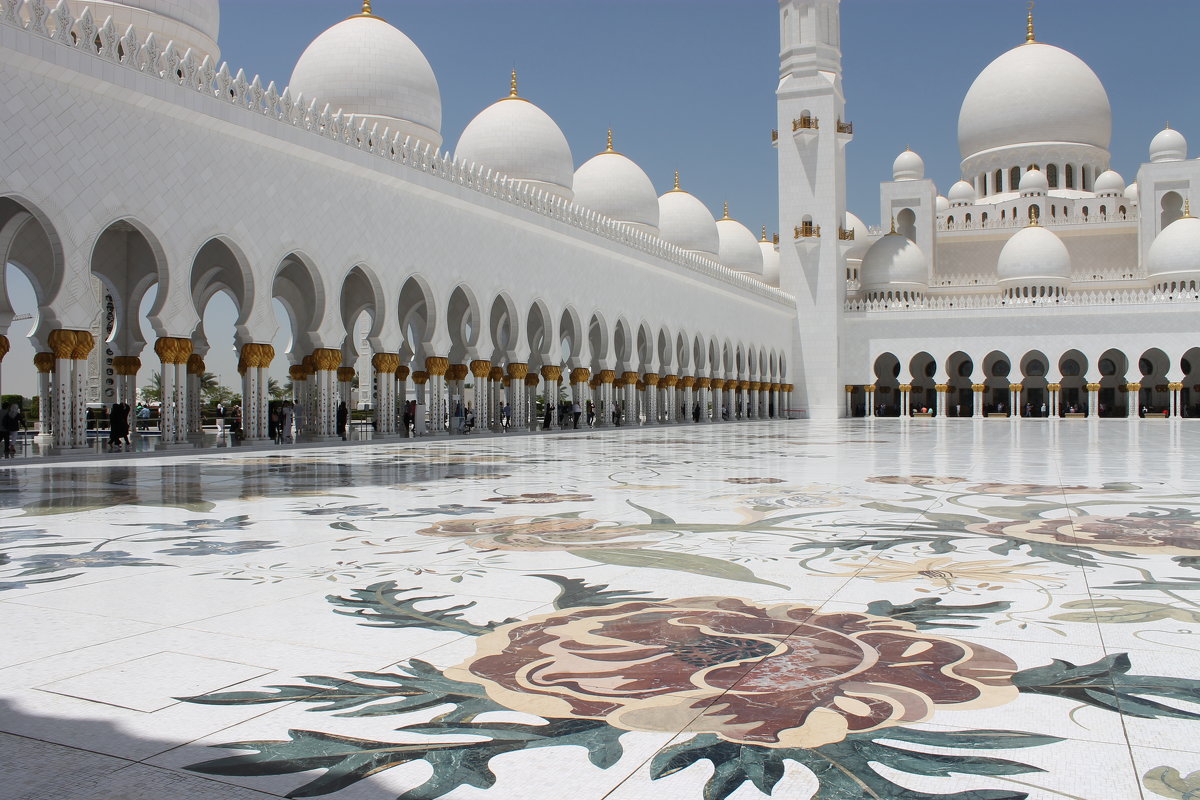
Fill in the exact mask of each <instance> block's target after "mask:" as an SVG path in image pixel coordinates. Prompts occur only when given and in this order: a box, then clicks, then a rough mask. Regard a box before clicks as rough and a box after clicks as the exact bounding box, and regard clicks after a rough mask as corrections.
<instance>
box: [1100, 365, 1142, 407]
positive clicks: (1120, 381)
mask: <svg viewBox="0 0 1200 800" xmlns="http://www.w3.org/2000/svg"><path fill="white" fill-rule="evenodd" d="M1096 368H1097V369H1098V370H1099V372H1100V395H1099V397H1098V398H1097V399H1096V403H1097V415H1098V416H1101V417H1124V416H1126V414H1127V413H1128V398H1127V397H1126V395H1127V394H1128V392H1127V390H1126V388H1125V385H1126V383H1127V382H1128V381H1127V380H1126V377H1125V375H1126V373H1127V372H1128V370H1129V359H1128V358H1126V357H1125V354H1124V353H1122V352H1121V351H1120V350H1106V351H1105V352H1104V354H1103V355H1101V356H1100V358H1099V359H1098V360H1097V361H1096ZM1134 402H1135V403H1136V402H1137V399H1136V398H1134Z"/></svg>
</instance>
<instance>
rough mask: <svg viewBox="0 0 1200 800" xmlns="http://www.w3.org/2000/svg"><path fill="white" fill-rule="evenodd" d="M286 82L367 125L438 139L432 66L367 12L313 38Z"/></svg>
mask: <svg viewBox="0 0 1200 800" xmlns="http://www.w3.org/2000/svg"><path fill="white" fill-rule="evenodd" d="M288 88H289V89H290V90H291V94H292V97H293V98H295V97H296V96H297V95H298V94H300V93H303V95H304V98H305V104H307V103H308V102H309V101H311V100H314V99H315V100H316V101H317V106H318V108H324V107H325V105H326V104H328V105H329V107H330V110H331V111H337V110H338V109H341V111H342V113H343V114H353V115H354V116H355V118H356V119H358V120H365V121H366V123H367V130H370V129H371V126H372V125H374V124H376V123H378V124H379V130H380V131H381V132H382V130H383V129H384V128H385V127H386V128H390V129H391V132H392V134H396V133H400V134H402V135H403V136H413V137H416V138H417V139H420V140H421V141H424V142H428V143H430V144H432V145H434V146H435V147H440V146H441V144H442V134H441V127H442V95H441V92H440V91H439V89H438V83H437V78H436V77H435V76H434V74H433V68H432V67H431V66H429V62H428V61H427V60H426V59H425V55H424V54H423V53H422V52H421V50H420V48H418V47H417V46H416V45H415V44H413V41H412V39H409V38H408V37H407V36H405V35H404V34H403V33H402V32H401V31H399V30H397V29H396V28H394V27H392V26H391V25H389V24H388V23H386V22H384V21H383V20H382V19H380V18H379V17H375V16H371V15H370V14H365V13H364V14H359V15H357V16H354V17H351V18H350V19H347V20H342V21H341V22H339V23H338V24H337V25H334V26H333V27H332V28H330V29H329V30H327V31H325V32H324V33H322V34H321V35H320V36H318V37H317V38H316V39H314V40H313V42H312V44H310V45H309V46H308V47H307V48H306V49H305V50H304V52H303V53H302V54H301V55H300V60H299V61H297V62H296V68H295V69H293V70H292V80H291V83H290V84H289V86H288Z"/></svg>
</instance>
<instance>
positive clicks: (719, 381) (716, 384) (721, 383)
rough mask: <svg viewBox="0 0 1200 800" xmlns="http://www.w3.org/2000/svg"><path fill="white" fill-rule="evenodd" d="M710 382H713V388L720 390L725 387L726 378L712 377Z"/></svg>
mask: <svg viewBox="0 0 1200 800" xmlns="http://www.w3.org/2000/svg"><path fill="white" fill-rule="evenodd" d="M710 382H711V383H712V388H714V389H716V390H717V391H718V392H719V391H721V390H723V389H724V388H725V379H724V378H712V379H710Z"/></svg>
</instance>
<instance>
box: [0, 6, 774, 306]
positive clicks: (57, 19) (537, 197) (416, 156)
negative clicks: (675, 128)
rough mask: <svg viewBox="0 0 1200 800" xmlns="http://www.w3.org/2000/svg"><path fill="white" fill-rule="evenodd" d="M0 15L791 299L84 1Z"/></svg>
mask: <svg viewBox="0 0 1200 800" xmlns="http://www.w3.org/2000/svg"><path fill="white" fill-rule="evenodd" d="M0 24H4V25H8V26H12V27H15V28H18V29H20V30H24V31H26V32H28V33H29V34H30V35H32V36H39V37H42V38H45V39H49V40H51V41H53V42H56V43H58V44H59V45H61V46H63V47H70V48H74V49H76V50H78V51H80V52H83V53H88V54H90V55H92V56H94V57H96V58H97V59H99V60H101V61H104V62H107V63H111V64H118V65H120V66H123V67H126V68H128V69H131V70H133V71H136V72H141V73H143V74H145V75H149V76H151V77H155V78H158V79H161V80H163V81H165V82H167V83H173V84H176V85H178V86H179V87H180V88H181V89H187V90H191V91H194V92H198V93H199V94H202V95H207V96H209V97H212V98H214V99H215V100H219V101H224V102H227V103H230V104H232V105H234V106H239V107H241V108H244V109H246V112H247V113H249V114H257V115H260V116H264V117H267V118H269V119H274V120H277V121H278V122H279V123H280V124H283V125H289V126H291V127H294V128H300V129H302V130H305V131H308V132H310V133H311V134H312V135H314V136H319V137H322V138H325V139H331V140H334V141H338V142H341V143H342V144H344V145H345V146H346V147H348V148H353V149H355V150H359V151H362V152H365V153H369V154H371V155H374V156H377V157H379V158H380V159H382V160H384V161H388V162H392V163H395V164H399V165H401V166H404V167H407V168H409V169H413V170H417V171H419V172H423V173H425V174H428V175H432V176H435V177H438V178H441V179H443V180H446V181H448V182H450V183H454V184H457V185H459V186H463V187H466V188H468V189H472V190H474V191H477V192H479V193H480V194H484V195H488V196H490V197H495V198H497V199H499V200H502V201H504V202H507V203H511V204H512V205H515V206H519V207H521V208H525V209H528V210H530V211H532V212H534V213H536V214H540V215H542V216H545V217H549V218H550V219H554V220H558V221H560V222H563V223H566V224H568V225H571V226H572V227H575V228H578V229H580V230H584V231H588V232H589V233H593V234H596V235H597V236H601V237H603V238H605V239H608V240H610V241H613V242H617V243H619V244H622V245H624V246H626V247H629V248H631V249H634V250H637V251H639V252H642V253H645V254H647V255H651V256H654V257H656V258H660V259H663V260H664V261H669V262H671V263H673V264H676V265H677V266H680V267H683V268H685V269H688V270H690V271H692V272H696V273H698V274H701V275H705V276H708V277H711V278H715V279H717V280H719V281H721V282H723V283H727V284H730V285H732V286H735V287H737V288H738V289H742V290H744V291H747V292H751V293H754V294H757V295H759V296H761V297H764V298H766V299H768V300H773V301H775V302H777V303H781V304H784V305H789V306H790V305H793V304H794V303H795V299H794V298H793V297H792V296H791V295H789V294H788V293H787V292H784V291H782V290H781V289H777V288H774V287H772V286H768V285H766V284H764V283H762V282H761V281H758V280H755V279H754V278H751V277H748V276H747V275H744V274H742V273H740V272H735V271H734V270H731V269H729V268H728V267H726V266H724V265H723V264H720V263H719V262H717V261H714V260H712V259H710V258H705V257H703V256H699V255H696V254H695V253H692V252H689V251H686V250H683V249H682V248H680V247H677V246H676V245H674V244H671V243H670V242H667V241H666V240H664V239H661V238H659V237H657V236H652V235H650V234H648V233H645V232H644V231H640V230H636V229H634V228H631V227H629V226H627V225H625V224H623V223H620V222H618V221H616V220H614V219H612V218H610V217H606V216H604V215H603V214H600V213H598V212H596V211H593V210H591V209H588V208H584V207H583V206H580V205H578V204H576V203H572V202H568V201H566V200H564V199H562V198H560V197H555V196H553V195H550V194H548V193H546V192H544V191H542V190H540V189H535V188H532V187H528V186H524V185H520V184H515V183H513V182H512V181H511V180H509V179H508V178H507V176H505V175H503V174H500V173H498V172H494V171H492V170H490V169H487V168H485V167H483V166H480V165H477V164H470V163H467V162H466V161H455V160H454V159H453V158H452V157H451V156H450V154H448V153H445V152H442V151H440V150H438V149H437V148H434V147H433V146H432V145H430V144H427V143H422V142H419V141H417V140H415V139H413V138H411V137H402V136H401V135H400V134H398V133H397V134H392V133H391V131H390V130H388V129H387V128H384V129H383V130H379V127H378V125H373V126H372V127H371V128H370V129H368V128H367V127H366V122H365V121H362V120H356V119H355V118H354V116H353V115H343V114H342V112H341V110H340V109H337V110H335V109H332V108H330V106H329V105H328V104H325V105H324V106H322V105H319V101H318V100H317V99H315V98H306V97H304V96H303V94H297V95H296V96H294V97H293V96H292V94H291V91H290V90H289V89H287V88H284V90H283V91H282V92H280V91H279V89H278V87H276V85H275V82H274V81H271V82H270V83H268V84H267V86H266V87H265V88H264V87H263V85H262V81H261V79H260V78H259V76H257V75H255V76H254V77H253V78H251V79H247V77H246V74H245V72H244V71H242V70H240V69H239V70H238V71H237V73H236V74H232V75H231V74H230V70H229V66H228V64H226V63H222V64H221V65H220V66H219V67H218V66H216V65H214V63H213V61H212V58H211V57H210V56H207V55H206V56H204V58H203V59H202V60H200V59H198V58H197V54H196V53H194V52H193V51H192V49H191V48H189V49H188V50H187V51H186V52H184V53H182V54H181V53H179V51H178V49H177V48H176V47H175V43H174V42H173V41H170V42H167V44H166V45H165V46H163V45H162V44H161V43H160V42H158V41H157V39H156V38H155V36H154V34H153V33H151V34H149V35H148V36H147V37H146V38H145V39H142V38H140V36H139V35H138V33H137V32H136V31H135V30H134V28H133V26H132V25H131V26H129V28H127V29H126V30H125V32H124V34H123V35H119V34H118V33H117V31H116V29H115V27H114V25H113V21H112V17H108V18H106V19H105V20H104V22H103V23H101V24H100V25H99V26H97V25H96V22H95V19H94V18H93V17H92V13H91V9H90V8H84V9H83V11H82V12H80V15H79V18H78V19H76V18H75V17H74V16H73V15H72V13H71V9H70V7H69V6H68V5H67V2H66V0H59V2H58V4H57V5H56V6H55V7H54V8H53V9H50V8H49V7H48V6H47V2H46V0H0ZM72 34H74V36H72ZM356 122H357V124H356Z"/></svg>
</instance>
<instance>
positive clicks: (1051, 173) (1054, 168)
mask: <svg viewBox="0 0 1200 800" xmlns="http://www.w3.org/2000/svg"><path fill="white" fill-rule="evenodd" d="M1046 180H1047V181H1048V182H1049V183H1050V188H1051V189H1057V188H1058V165H1057V164H1047V165H1046Z"/></svg>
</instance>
